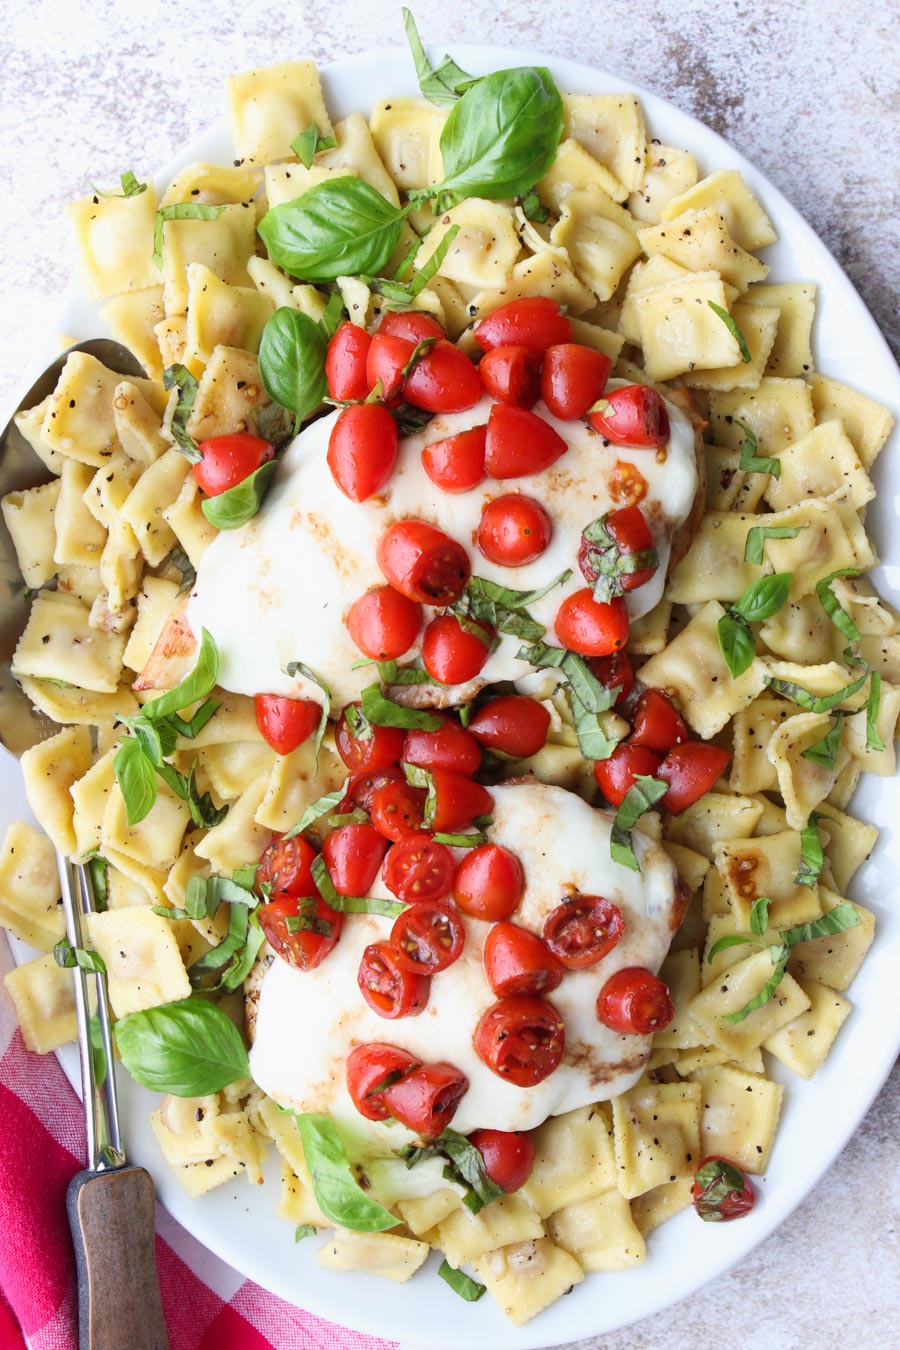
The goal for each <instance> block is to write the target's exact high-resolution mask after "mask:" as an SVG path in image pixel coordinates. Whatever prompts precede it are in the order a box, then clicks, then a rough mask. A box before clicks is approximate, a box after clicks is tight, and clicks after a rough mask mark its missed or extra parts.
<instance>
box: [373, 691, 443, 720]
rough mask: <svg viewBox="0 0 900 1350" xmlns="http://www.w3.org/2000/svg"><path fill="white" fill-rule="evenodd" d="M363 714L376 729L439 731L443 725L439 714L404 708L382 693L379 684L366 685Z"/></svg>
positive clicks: (420, 709) (422, 709)
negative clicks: (397, 728) (396, 728)
mask: <svg viewBox="0 0 900 1350" xmlns="http://www.w3.org/2000/svg"><path fill="white" fill-rule="evenodd" d="M360 702H361V704H362V710H363V714H364V715H365V716H366V717H367V718H368V720H369V721H370V722H373V723H374V724H375V726H376V727H404V728H406V729H407V730H412V729H414V730H418V731H438V730H439V729H440V727H441V726H442V725H443V723H442V719H441V717H440V715H439V714H438V713H431V712H426V710H425V709H424V708H404V707H403V706H402V705H401V704H399V703H394V701H393V700H392V699H389V698H388V697H387V695H386V694H383V693H382V692H381V686H380V685H378V684H369V685H366V687H365V689H364V690H363V691H362V694H361V695H360Z"/></svg>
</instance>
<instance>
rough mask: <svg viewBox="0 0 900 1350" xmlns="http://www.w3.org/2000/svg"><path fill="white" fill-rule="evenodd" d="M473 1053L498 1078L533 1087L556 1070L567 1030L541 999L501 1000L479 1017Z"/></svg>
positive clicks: (552, 1009)
mask: <svg viewBox="0 0 900 1350" xmlns="http://www.w3.org/2000/svg"><path fill="white" fill-rule="evenodd" d="M472 1039H473V1043H474V1045H475V1053H476V1054H477V1055H478V1058H479V1059H480V1060H481V1061H482V1063H484V1064H486V1065H487V1067H488V1068H489V1069H491V1070H492V1072H493V1073H495V1074H496V1075H497V1076H498V1078H502V1079H504V1080H505V1081H506V1082H507V1083H514V1084H515V1086H516V1087H534V1086H535V1085H536V1084H537V1083H542V1082H543V1081H544V1079H545V1078H548V1077H549V1076H550V1074H551V1073H552V1072H553V1070H554V1069H555V1068H557V1067H558V1065H559V1062H560V1060H561V1059H562V1057H563V1051H564V1050H565V1048H566V1029H565V1026H564V1024H563V1020H562V1018H561V1017H560V1015H559V1013H558V1012H557V1011H556V1009H555V1008H554V1006H553V1004H552V1003H547V1002H546V1000H545V999H542V998H532V997H527V996H520V997H518V998H501V999H500V1000H499V1001H498V1002H497V1003H493V1004H492V1005H491V1007H490V1008H488V1009H487V1011H486V1012H485V1013H483V1014H482V1016H481V1018H480V1020H479V1022H478V1025H477V1027H476V1028H475V1035H474V1036H473V1038H472Z"/></svg>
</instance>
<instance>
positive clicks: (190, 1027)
mask: <svg viewBox="0 0 900 1350" xmlns="http://www.w3.org/2000/svg"><path fill="white" fill-rule="evenodd" d="M113 1034H114V1035H115V1038H116V1046H117V1047H118V1051H119V1054H120V1056H121V1058H122V1063H123V1064H124V1065H125V1068H126V1069H127V1070H128V1072H129V1073H130V1074H131V1076H132V1078H134V1079H135V1081H136V1082H138V1083H140V1084H141V1086H142V1087H145V1088H149V1089H150V1090H151V1092H168V1093H170V1094H171V1095H172V1096H173V1097H206V1096H208V1095H209V1094H210V1093H213V1092H220V1091H221V1089H222V1088H224V1087H227V1086H228V1084H229V1083H234V1082H236V1081H237V1080H238V1079H239V1078H246V1077H248V1075H249V1073H250V1063H249V1060H248V1058H247V1050H246V1047H245V1046H244V1042H243V1040H242V1039H241V1035H240V1032H239V1031H238V1029H237V1027H236V1026H235V1025H234V1023H233V1022H232V1020H231V1018H230V1017H229V1016H228V1015H227V1013H224V1012H223V1011H222V1009H221V1008H218V1007H217V1006H216V1005H215V1004H214V1003H210V1001H209V1000H208V999H205V998H183V999H180V1000H179V1001H178V1002H176V1003H164V1004H163V1005H162V1006H161V1007H159V1008H145V1009H144V1010H143V1011H142V1012H134V1013H129V1014H128V1015H127V1016H126V1017H122V1018H120V1019H119V1021H118V1022H116V1024H115V1026H114V1027H113Z"/></svg>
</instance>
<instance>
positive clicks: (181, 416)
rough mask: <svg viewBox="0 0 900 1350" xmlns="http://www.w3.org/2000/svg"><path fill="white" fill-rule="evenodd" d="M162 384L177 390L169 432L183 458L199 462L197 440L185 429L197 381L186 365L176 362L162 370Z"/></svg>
mask: <svg viewBox="0 0 900 1350" xmlns="http://www.w3.org/2000/svg"><path fill="white" fill-rule="evenodd" d="M163 384H164V385H165V387H166V389H177V390H178V402H177V403H176V404H175V411H174V412H173V414H172V422H171V432H172V435H173V436H174V437H175V443H176V445H177V446H178V449H179V450H180V451H181V453H182V454H183V455H184V457H185V459H187V460H189V461H190V462H191V464H199V463H200V460H201V458H202V456H201V454H200V451H199V449H198V447H197V442H196V441H195V440H194V438H193V436H189V435H188V431H187V424H188V418H189V417H190V415H191V411H192V410H193V407H194V401H195V399H196V397H197V390H198V389H199V387H200V384H199V381H198V380H197V378H196V376H194V375H192V374H191V372H190V371H189V370H188V368H187V366H183V365H181V364H179V363H178V362H176V363H175V365H172V366H168V367H167V368H166V369H165V370H164V371H163Z"/></svg>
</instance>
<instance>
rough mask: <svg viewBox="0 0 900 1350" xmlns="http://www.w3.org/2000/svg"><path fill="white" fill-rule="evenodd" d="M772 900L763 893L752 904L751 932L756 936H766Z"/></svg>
mask: <svg viewBox="0 0 900 1350" xmlns="http://www.w3.org/2000/svg"><path fill="white" fill-rule="evenodd" d="M771 903H772V901H771V900H770V899H769V897H768V896H767V895H761V896H760V897H759V899H758V900H754V901H753V904H752V905H751V906H750V932H751V933H752V934H753V936H754V937H758V938H761V937H764V936H765V932H766V929H767V928H768V926H769V906H770V905H771Z"/></svg>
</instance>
